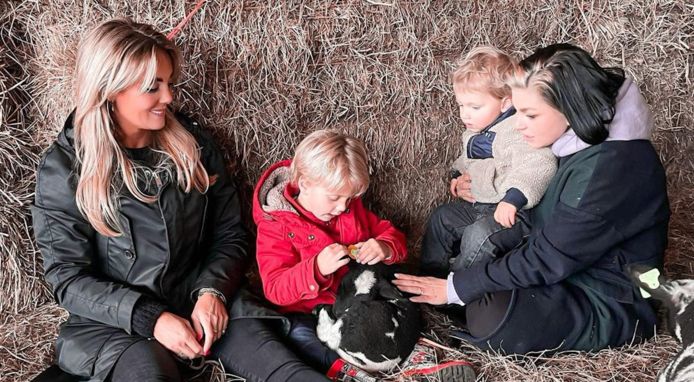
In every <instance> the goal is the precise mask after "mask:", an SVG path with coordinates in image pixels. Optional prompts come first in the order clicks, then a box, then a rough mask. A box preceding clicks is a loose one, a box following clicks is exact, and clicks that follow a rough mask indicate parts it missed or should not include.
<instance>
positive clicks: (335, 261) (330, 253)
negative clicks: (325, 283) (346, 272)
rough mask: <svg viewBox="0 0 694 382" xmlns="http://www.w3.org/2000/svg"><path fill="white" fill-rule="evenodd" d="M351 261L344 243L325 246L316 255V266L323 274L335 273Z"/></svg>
mask: <svg viewBox="0 0 694 382" xmlns="http://www.w3.org/2000/svg"><path fill="white" fill-rule="evenodd" d="M347 263H349V255H348V254H347V248H345V246H344V245H341V244H338V243H333V244H330V245H329V246H327V247H325V248H323V250H322V251H320V253H319V254H318V256H316V267H318V272H320V274H321V275H323V276H328V275H331V274H333V273H335V271H336V270H338V269H340V267H342V266H343V265H345V264H347Z"/></svg>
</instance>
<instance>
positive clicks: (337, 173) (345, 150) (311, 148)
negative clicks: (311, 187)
mask: <svg viewBox="0 0 694 382" xmlns="http://www.w3.org/2000/svg"><path fill="white" fill-rule="evenodd" d="M302 177H303V178H305V179H307V180H309V181H310V182H313V183H318V184H320V185H321V186H323V187H325V188H327V189H329V190H345V189H347V190H349V191H350V193H351V195H353V196H359V195H362V194H363V193H364V192H366V189H367V188H368V187H369V159H368V155H367V154H366V148H365V147H364V144H363V143H362V142H361V141H360V140H359V139H357V138H354V137H351V136H349V135H345V134H342V133H339V132H337V131H334V130H318V131H314V132H313V133H311V134H309V135H308V136H307V137H306V138H304V140H303V141H301V143H299V146H297V148H296V153H295V154H294V159H293V160H292V165H291V182H292V184H294V185H297V184H298V183H299V178H302Z"/></svg>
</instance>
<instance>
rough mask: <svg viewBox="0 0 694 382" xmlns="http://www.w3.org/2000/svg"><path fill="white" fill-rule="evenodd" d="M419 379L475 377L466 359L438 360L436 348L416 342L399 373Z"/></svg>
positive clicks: (451, 381) (453, 381)
mask: <svg viewBox="0 0 694 382" xmlns="http://www.w3.org/2000/svg"><path fill="white" fill-rule="evenodd" d="M399 375H400V376H402V377H410V378H416V379H417V380H419V381H438V382H473V381H475V379H476V375H475V370H474V369H473V368H472V364H471V363H470V362H467V361H460V360H451V361H439V359H438V357H437V355H436V349H434V348H433V347H431V346H426V345H424V344H422V343H417V344H416V345H415V346H414V350H412V353H410V356H409V357H408V358H407V360H405V362H404V363H403V365H402V369H401V370H400V373H399Z"/></svg>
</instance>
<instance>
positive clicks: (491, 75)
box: [452, 46, 516, 99]
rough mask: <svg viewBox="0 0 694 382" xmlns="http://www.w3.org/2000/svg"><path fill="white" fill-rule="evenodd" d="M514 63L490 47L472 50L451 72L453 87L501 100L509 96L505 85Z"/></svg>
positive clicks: (512, 70) (509, 90) (508, 88)
mask: <svg viewBox="0 0 694 382" xmlns="http://www.w3.org/2000/svg"><path fill="white" fill-rule="evenodd" d="M515 66H516V63H515V61H514V60H513V59H512V58H511V56H509V55H508V54H506V53H504V52H503V51H501V50H499V49H497V48H494V47H492V46H479V47H477V48H474V49H472V50H471V51H470V52H469V53H468V54H467V56H465V58H464V59H463V60H462V61H460V63H459V64H458V67H457V68H456V69H455V71H454V72H453V76H452V77H453V85H462V86H464V87H465V88H466V89H469V90H476V91H481V92H485V93H489V94H491V95H492V96H494V97H496V98H499V99H503V98H505V97H510V96H511V88H510V87H509V86H508V85H507V84H506V82H507V80H508V79H509V78H510V77H511V76H512V75H513V72H514V69H515Z"/></svg>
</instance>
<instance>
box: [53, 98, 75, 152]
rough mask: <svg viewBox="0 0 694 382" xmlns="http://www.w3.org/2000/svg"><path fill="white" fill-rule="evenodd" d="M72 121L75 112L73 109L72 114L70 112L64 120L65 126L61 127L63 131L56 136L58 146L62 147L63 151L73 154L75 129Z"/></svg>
mask: <svg viewBox="0 0 694 382" xmlns="http://www.w3.org/2000/svg"><path fill="white" fill-rule="evenodd" d="M74 119H75V110H74V109H73V110H72V112H70V115H68V117H67V119H66V120H65V124H64V125H63V130H62V131H61V132H60V134H58V139H57V142H58V145H60V146H61V147H63V148H64V149H65V150H67V151H69V152H71V153H73V154H74V153H75V127H74V124H73V123H74V122H73V121H74Z"/></svg>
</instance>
